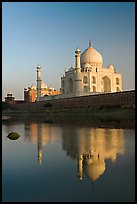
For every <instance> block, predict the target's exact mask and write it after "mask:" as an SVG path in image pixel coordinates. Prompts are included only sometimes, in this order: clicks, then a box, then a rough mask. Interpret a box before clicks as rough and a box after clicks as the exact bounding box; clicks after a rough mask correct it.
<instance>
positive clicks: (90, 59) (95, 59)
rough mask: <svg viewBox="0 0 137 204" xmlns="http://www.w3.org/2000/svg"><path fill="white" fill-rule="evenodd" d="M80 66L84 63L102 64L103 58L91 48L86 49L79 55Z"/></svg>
mask: <svg viewBox="0 0 137 204" xmlns="http://www.w3.org/2000/svg"><path fill="white" fill-rule="evenodd" d="M80 61H81V64H85V63H89V64H91V63H100V64H103V58H102V56H101V54H100V53H99V52H98V51H97V50H96V49H94V48H93V47H88V48H87V49H86V50H85V51H84V52H83V53H82V54H81V59H80Z"/></svg>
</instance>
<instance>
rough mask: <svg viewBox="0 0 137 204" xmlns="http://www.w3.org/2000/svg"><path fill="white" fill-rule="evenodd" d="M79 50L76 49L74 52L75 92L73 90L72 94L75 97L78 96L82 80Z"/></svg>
mask: <svg viewBox="0 0 137 204" xmlns="http://www.w3.org/2000/svg"><path fill="white" fill-rule="evenodd" d="M80 52H81V51H80V49H79V48H77V49H76V51H75V58H76V60H75V70H76V74H75V90H74V94H75V96H80V92H81V89H82V79H81V67H80Z"/></svg>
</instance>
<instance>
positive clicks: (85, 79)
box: [83, 76, 88, 84]
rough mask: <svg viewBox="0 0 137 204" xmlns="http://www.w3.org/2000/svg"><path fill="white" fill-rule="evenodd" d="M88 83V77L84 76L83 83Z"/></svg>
mask: <svg viewBox="0 0 137 204" xmlns="http://www.w3.org/2000/svg"><path fill="white" fill-rule="evenodd" d="M87 83H88V78H87V77H86V76H84V77H83V84H87Z"/></svg>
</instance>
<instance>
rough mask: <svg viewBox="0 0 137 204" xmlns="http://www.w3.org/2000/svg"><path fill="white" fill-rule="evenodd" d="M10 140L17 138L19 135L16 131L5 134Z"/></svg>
mask: <svg viewBox="0 0 137 204" xmlns="http://www.w3.org/2000/svg"><path fill="white" fill-rule="evenodd" d="M7 137H8V138H9V139H10V140H17V139H18V138H19V137H20V135H19V134H18V133H17V132H11V133H9V134H8V136H7Z"/></svg>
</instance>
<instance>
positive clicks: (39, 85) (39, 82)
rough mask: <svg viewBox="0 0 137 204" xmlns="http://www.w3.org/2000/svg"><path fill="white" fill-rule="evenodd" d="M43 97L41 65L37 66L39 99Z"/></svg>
mask: <svg viewBox="0 0 137 204" xmlns="http://www.w3.org/2000/svg"><path fill="white" fill-rule="evenodd" d="M40 98H41V67H40V65H39V64H38V66H37V101H39V99H40Z"/></svg>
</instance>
